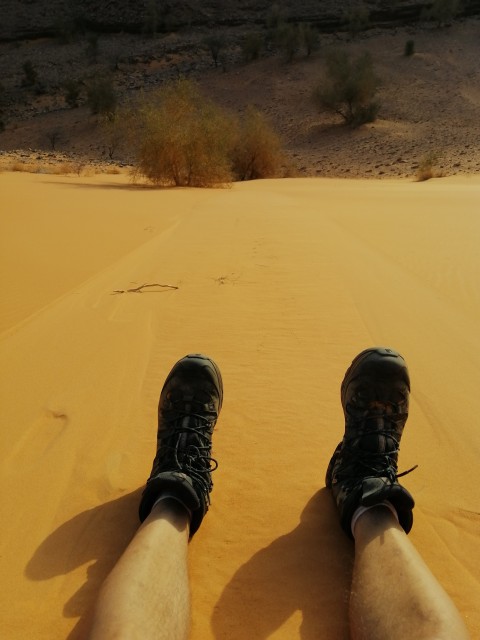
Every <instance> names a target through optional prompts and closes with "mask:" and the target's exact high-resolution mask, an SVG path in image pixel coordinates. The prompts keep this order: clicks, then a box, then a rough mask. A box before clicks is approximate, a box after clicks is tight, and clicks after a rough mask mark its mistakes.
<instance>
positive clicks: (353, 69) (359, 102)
mask: <svg viewBox="0 0 480 640" xmlns="http://www.w3.org/2000/svg"><path fill="white" fill-rule="evenodd" d="M378 86H379V79H378V77H377V75H376V74H375V71H374V68H373V62H372V59H371V56H370V54H369V53H363V54H361V55H359V56H358V57H357V58H355V59H353V60H352V59H351V58H350V57H349V55H348V54H347V53H346V52H345V51H343V50H341V51H334V52H331V53H330V54H329V55H328V56H327V58H326V74H325V77H324V79H323V81H322V83H321V84H320V85H319V86H318V87H317V88H316V89H315V91H314V93H313V98H314V101H315V102H316V104H317V105H318V107H319V108H320V109H325V110H327V111H331V112H333V113H337V114H338V115H340V116H341V117H342V118H343V119H344V121H345V123H346V124H348V125H350V126H351V127H358V126H360V125H362V124H364V123H366V122H373V121H374V120H375V118H376V117H377V114H378V110H379V104H378V103H377V102H376V101H375V100H374V98H375V95H376V93H377V90H378Z"/></svg>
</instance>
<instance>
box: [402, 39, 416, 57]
mask: <svg viewBox="0 0 480 640" xmlns="http://www.w3.org/2000/svg"><path fill="white" fill-rule="evenodd" d="M414 53H415V41H414V40H407V41H406V43H405V49H404V51H403V54H404V55H405V56H406V57H407V58H408V57H409V56H413V54H414Z"/></svg>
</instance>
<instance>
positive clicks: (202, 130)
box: [137, 79, 234, 187]
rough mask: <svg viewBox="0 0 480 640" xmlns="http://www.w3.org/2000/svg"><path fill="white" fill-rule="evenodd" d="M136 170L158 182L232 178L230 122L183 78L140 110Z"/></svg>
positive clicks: (200, 184)
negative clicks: (139, 133)
mask: <svg viewBox="0 0 480 640" xmlns="http://www.w3.org/2000/svg"><path fill="white" fill-rule="evenodd" d="M141 120H142V128H141V135H140V144H139V152H138V162H137V173H139V174H140V175H143V176H145V177H146V178H148V179H149V180H150V181H151V182H153V183H154V184H158V185H172V184H173V185H177V186H197V187H204V186H214V185H218V184H222V183H225V182H229V181H230V180H231V161H230V157H231V148H232V144H233V139H234V125H233V122H232V120H231V118H229V117H228V116H227V115H226V113H224V112H223V111H222V110H221V109H220V108H219V107H217V106H216V105H215V104H213V102H211V101H210V100H208V99H207V98H205V97H204V96H203V95H202V94H201V93H200V92H199V90H198V88H197V87H196V86H195V85H194V84H193V83H192V82H189V81H187V80H184V79H181V80H179V81H177V82H175V83H172V84H170V85H168V86H166V87H164V88H163V89H161V90H160V91H159V92H158V93H157V94H156V95H155V99H154V101H152V102H148V103H146V104H145V105H144V106H143V108H142V109H141Z"/></svg>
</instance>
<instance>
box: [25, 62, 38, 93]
mask: <svg viewBox="0 0 480 640" xmlns="http://www.w3.org/2000/svg"><path fill="white" fill-rule="evenodd" d="M22 69H23V79H22V87H33V85H34V84H35V82H36V81H37V75H38V74H37V71H36V69H35V67H34V66H33V63H32V61H31V60H27V61H26V62H24V63H23V65H22Z"/></svg>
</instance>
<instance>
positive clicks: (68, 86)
mask: <svg viewBox="0 0 480 640" xmlns="http://www.w3.org/2000/svg"><path fill="white" fill-rule="evenodd" d="M63 90H64V98H65V102H66V103H67V105H68V106H69V107H70V108H72V109H75V108H76V107H78V99H79V98H80V83H79V82H78V80H73V79H72V78H69V79H67V80H66V81H65V82H64V83H63Z"/></svg>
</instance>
